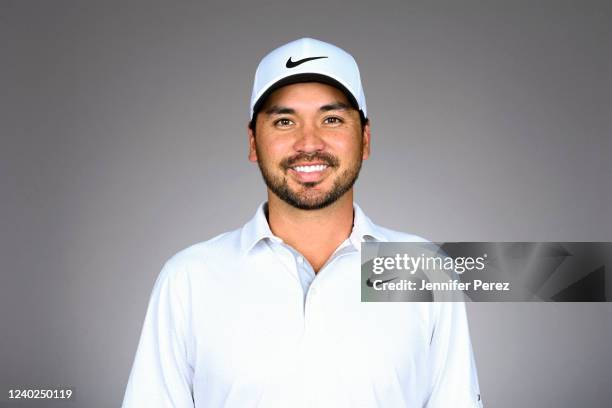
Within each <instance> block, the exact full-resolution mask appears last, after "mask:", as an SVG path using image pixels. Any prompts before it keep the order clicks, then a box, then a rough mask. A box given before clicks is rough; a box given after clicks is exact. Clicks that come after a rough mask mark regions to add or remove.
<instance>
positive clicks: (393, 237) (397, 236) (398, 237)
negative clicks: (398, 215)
mask: <svg viewBox="0 0 612 408" xmlns="http://www.w3.org/2000/svg"><path fill="white" fill-rule="evenodd" d="M376 230H377V231H378V233H379V234H380V235H381V236H382V237H384V238H385V239H386V240H387V241H389V242H430V241H429V240H428V239H426V238H423V237H421V236H419V235H415V234H410V233H407V232H402V231H396V230H392V229H389V228H385V227H381V226H379V225H376Z"/></svg>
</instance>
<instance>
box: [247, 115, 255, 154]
mask: <svg viewBox="0 0 612 408" xmlns="http://www.w3.org/2000/svg"><path fill="white" fill-rule="evenodd" d="M247 133H248V135H249V160H250V161H252V162H253V163H255V162H257V149H256V148H255V133H253V129H251V127H250V126H249V124H248V123H247Z"/></svg>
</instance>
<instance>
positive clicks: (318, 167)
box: [291, 164, 329, 173]
mask: <svg viewBox="0 0 612 408" xmlns="http://www.w3.org/2000/svg"><path fill="white" fill-rule="evenodd" d="M328 167H329V166H328V165H327V164H314V165H303V166H293V167H291V169H292V170H295V171H297V172H298V173H315V172H320V171H323V170H325V169H326V168H328Z"/></svg>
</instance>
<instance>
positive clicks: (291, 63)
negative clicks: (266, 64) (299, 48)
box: [285, 57, 327, 68]
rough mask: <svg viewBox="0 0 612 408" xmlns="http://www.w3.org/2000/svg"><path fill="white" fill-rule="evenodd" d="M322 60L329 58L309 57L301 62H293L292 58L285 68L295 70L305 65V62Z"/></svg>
mask: <svg viewBox="0 0 612 408" xmlns="http://www.w3.org/2000/svg"><path fill="white" fill-rule="evenodd" d="M321 58H327V57H308V58H302V59H301V60H297V61H291V57H289V59H288V60H287V63H286V64H285V66H286V67H287V68H295V67H297V66H298V65H300V64H303V63H305V62H308V61H312V60H316V59H321Z"/></svg>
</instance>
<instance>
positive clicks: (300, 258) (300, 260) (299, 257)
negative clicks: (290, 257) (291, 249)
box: [297, 256, 304, 265]
mask: <svg viewBox="0 0 612 408" xmlns="http://www.w3.org/2000/svg"><path fill="white" fill-rule="evenodd" d="M297 263H299V264H300V265H301V264H303V263H304V258H302V257H301V256H298V257H297Z"/></svg>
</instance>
